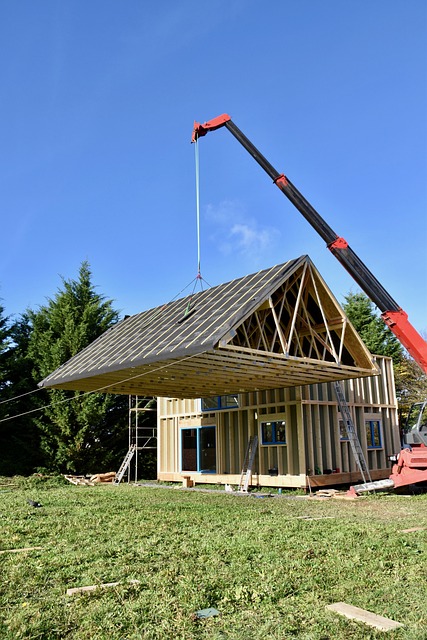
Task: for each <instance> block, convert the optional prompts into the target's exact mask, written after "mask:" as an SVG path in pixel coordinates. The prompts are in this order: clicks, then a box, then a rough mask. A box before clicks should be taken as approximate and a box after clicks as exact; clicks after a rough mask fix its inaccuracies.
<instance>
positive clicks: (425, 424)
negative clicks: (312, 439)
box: [191, 113, 427, 495]
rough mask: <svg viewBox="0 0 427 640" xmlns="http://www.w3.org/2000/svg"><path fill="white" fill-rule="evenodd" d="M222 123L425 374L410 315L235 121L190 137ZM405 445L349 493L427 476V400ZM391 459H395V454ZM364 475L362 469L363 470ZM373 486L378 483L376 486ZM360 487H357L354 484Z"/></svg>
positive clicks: (425, 358) (425, 356) (414, 415)
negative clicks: (387, 467) (377, 474)
mask: <svg viewBox="0 0 427 640" xmlns="http://www.w3.org/2000/svg"><path fill="white" fill-rule="evenodd" d="M222 127H225V128H226V129H228V131H229V132H230V133H231V134H232V135H233V136H234V137H235V138H236V140H237V141H238V142H240V144H241V145H242V146H243V147H244V148H245V149H246V151H248V153H249V154H250V155H251V156H252V157H253V158H254V160H255V161H256V162H257V163H258V164H259V165H260V166H261V168H262V169H264V171H265V172H266V173H267V175H268V176H269V177H270V178H271V179H272V181H273V183H274V184H275V185H276V186H277V187H278V188H279V189H280V190H281V191H282V193H284V195H285V196H286V197H287V198H288V199H289V200H290V202H292V204H293V205H294V206H295V207H296V208H297V209H298V211H299V212H300V213H301V214H302V215H303V216H304V218H305V219H306V220H307V222H309V224H310V225H311V226H312V227H313V228H314V229H315V230H316V231H317V233H318V234H319V235H320V236H321V238H323V240H324V241H325V242H326V246H327V248H328V249H329V250H330V251H331V253H332V254H333V255H334V256H335V258H337V260H338V261H339V262H340V263H341V264H342V266H343V267H344V268H345V269H346V270H347V271H348V273H349V274H350V275H351V276H352V277H353V279H354V280H355V281H356V282H357V284H358V285H359V286H360V288H361V289H362V291H364V292H365V293H366V295H367V296H368V297H369V298H370V300H372V302H374V304H375V305H376V306H377V307H378V309H379V310H380V312H381V317H382V319H383V321H384V322H385V324H386V325H387V326H388V327H389V329H390V330H391V331H392V332H393V334H394V335H395V336H396V338H397V339H398V340H399V342H400V343H401V344H402V345H403V346H404V347H405V349H406V350H407V351H408V353H409V354H410V355H411V356H412V358H413V359H414V361H415V362H416V363H417V364H418V365H419V366H420V368H421V369H422V370H423V371H424V373H427V342H426V341H425V340H424V339H423V338H422V337H421V335H420V334H419V333H418V331H417V330H416V329H415V328H414V327H413V326H412V324H411V323H410V322H409V320H408V314H407V313H406V312H405V311H404V310H403V309H402V308H401V307H400V305H398V303H397V302H396V301H395V300H394V299H393V298H392V296H391V295H390V294H389V293H388V292H387V291H386V289H385V288H384V287H383V285H382V284H381V283H380V282H379V281H378V280H377V278H376V277H375V276H374V275H373V273H371V271H370V270H369V269H368V267H367V266H366V265H365V264H364V263H363V262H362V260H361V259H360V258H359V256H358V255H357V254H356V253H355V252H354V251H353V249H352V248H351V247H350V246H349V244H348V242H347V240H345V238H343V237H341V236H339V235H338V234H337V233H335V231H334V230H333V229H332V228H331V227H330V226H329V224H328V223H327V222H326V221H325V220H324V219H323V218H322V216H321V215H320V214H319V213H318V212H317V211H316V209H315V208H314V207H313V206H312V205H311V204H310V203H309V202H308V200H306V199H305V198H304V196H303V195H302V193H301V192H300V191H298V189H297V188H296V187H295V185H293V184H292V182H291V181H290V180H289V178H287V177H286V176H285V175H284V174H283V173H279V172H278V171H277V170H276V169H275V168H274V167H273V166H272V165H271V164H270V162H269V161H268V160H267V159H266V158H265V157H264V156H263V155H262V153H261V152H260V151H259V150H258V149H257V148H256V147H255V145H254V144H253V143H252V142H251V141H250V140H249V138H247V137H246V136H245V135H244V133H243V132H242V131H241V130H240V129H239V128H238V127H237V126H236V125H235V124H234V122H233V121H232V120H231V117H230V116H229V115H228V114H226V113H223V114H222V115H220V116H218V117H216V118H213V119H212V120H208V121H206V122H204V123H203V124H201V123H200V122H194V127H193V133H192V137H191V141H192V142H197V141H198V139H199V138H201V137H203V136H205V135H206V134H207V133H209V132H210V131H215V130H217V129H220V128H222ZM405 432H406V433H405V436H404V443H405V446H404V448H403V449H402V450H401V451H400V452H399V453H398V454H396V455H395V456H392V458H391V460H392V462H393V463H394V464H393V466H392V472H391V475H390V478H389V480H388V481H387V480H380V481H378V482H367V483H366V482H365V483H364V484H363V485H357V486H356V487H352V488H351V489H350V492H352V493H354V494H356V495H358V494H359V493H362V492H363V491H370V490H374V489H381V488H397V487H400V486H406V485H408V484H415V483H419V482H425V481H427V400H426V401H425V402H421V403H416V404H414V405H413V406H412V407H411V409H410V412H409V416H408V421H407V423H406V427H405ZM393 458H394V459H393ZM362 475H363V474H362ZM374 485H376V486H374ZM358 487H359V488H358Z"/></svg>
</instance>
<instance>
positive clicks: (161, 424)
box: [157, 356, 400, 490]
mask: <svg viewBox="0 0 427 640" xmlns="http://www.w3.org/2000/svg"><path fill="white" fill-rule="evenodd" d="M375 360H376V363H377V366H378V368H379V371H380V375H378V376H371V377H368V378H356V379H352V380H347V381H345V383H344V390H345V395H346V398H347V404H348V406H349V409H350V411H351V413H352V417H353V422H354V424H355V427H356V430H357V432H358V437H359V441H360V444H361V446H362V450H363V452H364V456H365V459H366V461H367V464H368V468H369V469H370V474H371V477H372V479H381V478H386V477H388V476H389V474H390V464H389V462H388V456H390V455H392V454H393V453H396V452H397V451H399V450H400V442H399V432H398V416H397V402H396V395H395V389H394V377H393V366H392V361H391V359H390V358H385V357H380V356H378V357H376V359H375ZM207 400H208V402H206V400H205V401H202V400H201V399H199V400H194V399H187V400H181V399H172V398H159V399H158V404H157V407H158V430H157V434H158V479H159V480H163V481H175V482H181V481H182V480H183V478H190V480H191V483H192V484H193V483H194V484H197V483H199V484H230V485H234V486H235V487H236V486H237V485H238V484H239V481H240V476H241V469H242V464H243V460H244V457H245V451H246V447H247V443H248V441H249V438H250V437H251V436H254V435H257V436H258V440H259V446H258V452H257V454H256V457H255V461H254V466H253V473H252V479H251V485H252V486H261V487H284V488H302V489H305V490H308V489H309V488H311V487H324V486H337V485H340V484H352V483H355V482H357V481H359V480H360V479H361V476H360V473H359V471H358V468H357V466H356V463H355V461H354V459H353V456H352V452H351V447H350V443H349V441H348V439H347V437H346V433H345V431H344V430H343V428H342V424H341V425H340V422H341V415H340V412H339V407H338V404H337V401H336V398H335V396H334V390H333V385H332V384H331V383H320V384H312V385H307V386H298V387H290V388H286V389H284V388H282V389H270V390H265V391H258V392H252V393H244V394H238V395H236V396H234V397H228V398H223V399H221V398H218V399H217V403H218V404H217V409H216V410H209V406H211V407H213V406H214V405H215V399H214V398H209V399H207ZM221 403H222V404H223V405H224V406H223V408H222V407H221ZM233 404H234V406H233ZM203 406H205V407H206V408H207V410H202V407H203ZM266 424H268V425H272V426H273V425H274V427H273V428H275V429H277V428H279V429H280V430H281V431H280V434H281V435H280V436H279V437H278V438H276V440H274V439H273V438H272V437H271V427H269V432H268V441H267V442H266V440H265V435H266V434H265V433H263V427H264V425H266ZM277 425H279V427H277ZM205 433H206V436H207V437H204V434H205ZM187 434H188V436H187ZM191 438H193V448H194V449H195V451H193V453H191V451H190V454H189V455H188V452H187V451H186V450H185V449H186V447H187V448H188V443H189V447H190V448H191ZM206 460H207V461H206ZM192 463H193V464H192Z"/></svg>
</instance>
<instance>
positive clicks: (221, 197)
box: [0, 0, 427, 332]
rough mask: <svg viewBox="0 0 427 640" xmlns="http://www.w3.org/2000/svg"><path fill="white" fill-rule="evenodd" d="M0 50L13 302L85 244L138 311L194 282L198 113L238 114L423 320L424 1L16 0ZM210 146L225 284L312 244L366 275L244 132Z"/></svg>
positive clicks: (214, 246) (321, 256) (346, 288)
mask: <svg viewBox="0 0 427 640" xmlns="http://www.w3.org/2000/svg"><path fill="white" fill-rule="evenodd" d="M0 60H1V62H0V64H1V75H0V77H1V96H2V99H1V102H0V113H1V118H0V163H1V164H0V181H1V186H0V207H1V252H0V297H1V298H2V304H3V305H4V307H5V311H6V315H8V316H14V315H18V314H20V313H22V312H23V311H25V309H26V308H27V307H31V308H37V306H38V305H41V304H44V303H45V302H46V298H48V297H51V296H53V295H54V294H55V291H56V290H57V288H58V287H59V286H61V276H64V277H65V278H67V279H68V278H74V277H76V276H77V274H78V269H79V266H80V264H81V262H82V261H83V260H88V261H89V263H90V265H91V269H92V272H93V281H94V283H95V284H96V285H97V287H98V291H99V292H100V293H102V294H104V295H105V296H107V297H108V298H112V299H113V300H114V305H115V308H116V309H119V310H120V311H121V314H122V315H124V314H133V313H137V312H139V311H143V310H145V309H148V308H150V307H152V306H157V305H160V304H163V303H164V302H167V301H169V300H170V299H172V298H173V297H175V295H176V294H177V293H178V292H180V291H181V290H182V289H183V288H185V287H186V285H188V284H189V283H191V282H192V280H193V279H194V278H195V276H196V274H197V235H196V204H195V202H196V201H195V161H194V146H193V145H191V144H190V137H191V131H192V126H193V121H194V120H198V121H201V122H203V121H205V120H209V119H211V118H213V117H215V116H217V115H219V114H221V113H224V112H226V113H229V114H230V115H231V117H232V118H233V120H234V122H235V123H236V124H237V125H238V126H239V127H240V129H242V130H243V131H244V133H245V134H246V135H247V136H248V137H249V138H250V139H251V140H252V142H253V143H254V144H255V145H256V146H257V147H258V148H259V149H260V151H261V152H262V153H263V154H264V155H265V156H266V157H267V158H268V160H269V161H270V162H271V163H272V164H273V166H274V167H275V168H276V169H278V170H279V171H283V172H284V173H285V174H286V175H287V176H288V177H289V178H290V179H291V180H292V182H293V183H294V184H295V185H296V186H297V187H298V188H299V189H300V191H302V192H303V194H304V195H305V196H306V198H307V199H308V200H309V201H310V202H311V203H312V204H313V205H314V206H315V207H316V208H317V210H318V211H319V212H320V213H321V214H322V215H323V216H324V218H325V219H326V220H327V222H328V223H329V224H330V226H331V227H332V228H333V229H334V230H335V231H336V232H337V233H338V235H342V236H344V237H345V238H346V239H347V240H348V242H349V243H350V245H351V246H352V248H353V249H354V250H355V251H356V253H358V254H359V256H360V257H361V258H362V260H363V261H364V262H365V263H366V264H367V266H368V267H369V268H370V269H371V271H372V272H373V273H374V274H375V275H376V277H377V278H378V279H379V280H380V281H381V282H382V284H383V285H384V286H385V288H386V289H387V290H388V291H389V292H390V294H391V295H392V296H393V297H394V298H395V299H396V301H397V302H398V303H399V304H400V305H401V306H402V307H403V308H404V309H405V310H406V311H407V312H408V314H409V319H410V321H411V322H412V323H413V324H414V326H415V327H416V328H417V329H418V330H419V331H421V332H427V253H426V247H427V3H426V1H425V0H411V1H410V2H408V1H407V0H392V1H390V0H370V1H368V0H364V1H361V0H357V1H356V0H355V1H353V0H347V1H346V2H343V1H342V0H323V1H322V2H320V1H316V0H299V1H298V2H295V1H289V0H271V1H270V2H267V3H261V2H259V1H256V0H227V1H223V0H211V1H209V2H194V1H189V0H180V1H179V2H177V1H176V0H159V1H158V2H150V3H149V2H141V1H140V0H126V1H124V2H118V1H116V2H112V1H111V0H91V1H90V2H86V1H83V0H74V1H69V2H61V1H59V0H58V1H55V2H53V1H51V0H43V2H34V0H31V1H30V0H21V1H18V2H4V3H2V5H1V7H0ZM199 151H200V197H201V202H200V206H201V214H200V215H201V218H200V220H201V245H200V246H201V273H202V276H203V278H204V279H205V280H206V281H207V282H208V283H209V284H211V285H215V284H219V283H221V282H226V281H228V280H230V279H233V278H236V277H240V276H243V275H245V274H248V273H252V272H255V271H258V270H259V269H263V268H267V267H269V266H271V265H273V264H277V263H280V262H285V261H286V260H288V259H291V258H295V257H298V256H300V255H303V254H308V255H309V256H310V257H311V258H312V260H313V262H314V263H315V265H316V266H317V268H318V269H319V271H320V273H321V274H322V276H323V277H324V279H325V280H326V282H327V284H328V285H329V287H330V288H331V290H332V292H333V293H334V295H335V296H336V297H337V299H338V300H339V301H340V302H342V301H343V299H344V296H345V295H347V294H348V293H349V292H350V291H353V292H356V291H357V290H358V288H357V286H356V285H355V284H354V283H353V281H352V279H351V278H350V276H348V275H347V273H346V272H345V271H344V269H343V268H342V267H341V265H340V264H339V263H338V262H337V261H336V260H335V258H334V257H333V256H332V255H330V253H329V252H328V250H327V249H326V248H325V246H324V243H323V241H322V240H321V239H320V238H319V237H318V236H317V234H316V233H315V232H314V231H313V230H312V229H311V228H310V227H309V225H308V223H307V222H306V221H305V220H304V219H303V218H302V216H301V215H300V214H299V213H298V212H297V211H296V210H295V209H294V208H293V207H292V205H291V204H290V203H289V202H288V201H287V199H286V198H285V197H284V196H283V195H282V194H281V193H280V191H279V190H278V189H277V188H276V187H274V186H273V185H272V184H271V183H270V180H269V178H268V177H267V176H266V175H265V174H264V172H263V171H262V170H261V169H260V167H258V165H257V164H256V163H255V162H254V161H253V159H252V158H251V157H250V156H249V155H248V154H247V153H246V151H244V149H243V148H242V147H241V146H240V145H239V144H238V142H237V141H236V140H234V138H233V137H232V136H231V135H230V133H229V132H228V131H226V130H224V129H223V130H220V131H217V132H214V133H210V134H209V135H208V136H206V137H205V138H203V139H202V140H201V141H200V143H199ZM190 292H191V291H186V293H190Z"/></svg>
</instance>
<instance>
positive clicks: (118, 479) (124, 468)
mask: <svg viewBox="0 0 427 640" xmlns="http://www.w3.org/2000/svg"><path fill="white" fill-rule="evenodd" d="M135 451H136V445H135V444H131V446H130V447H129V451H128V452H127V454H126V455H125V457H124V460H123V462H122V464H121V465H120V469H119V470H118V471H117V473H116V477H115V478H114V484H119V483H120V482H121V481H122V479H123V476H124V475H125V473H126V471H127V469H128V468H129V465H130V461H131V460H132V458H133V456H134V454H135Z"/></svg>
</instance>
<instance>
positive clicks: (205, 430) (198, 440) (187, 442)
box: [181, 427, 216, 473]
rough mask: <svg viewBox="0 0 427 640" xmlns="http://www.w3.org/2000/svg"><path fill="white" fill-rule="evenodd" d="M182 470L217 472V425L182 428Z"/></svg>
mask: <svg viewBox="0 0 427 640" xmlns="http://www.w3.org/2000/svg"><path fill="white" fill-rule="evenodd" d="M181 470H182V471H198V472H199V473H215V472H216V441H215V427H197V428H195V429H186V428H184V429H181Z"/></svg>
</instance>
